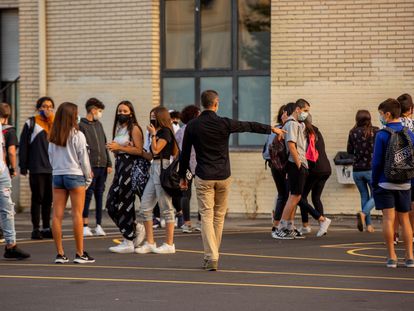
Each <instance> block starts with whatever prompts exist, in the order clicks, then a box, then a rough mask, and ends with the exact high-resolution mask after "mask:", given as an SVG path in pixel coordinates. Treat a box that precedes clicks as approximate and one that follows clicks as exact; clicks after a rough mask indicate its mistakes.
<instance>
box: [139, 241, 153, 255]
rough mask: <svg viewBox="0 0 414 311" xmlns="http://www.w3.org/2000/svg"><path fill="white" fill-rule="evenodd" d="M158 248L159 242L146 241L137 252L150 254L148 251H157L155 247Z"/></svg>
mask: <svg viewBox="0 0 414 311" xmlns="http://www.w3.org/2000/svg"><path fill="white" fill-rule="evenodd" d="M156 248H157V243H155V242H154V244H149V243H148V242H145V243H144V244H143V245H141V246H140V247H138V248H136V249H135V253H137V254H148V253H155V249H156Z"/></svg>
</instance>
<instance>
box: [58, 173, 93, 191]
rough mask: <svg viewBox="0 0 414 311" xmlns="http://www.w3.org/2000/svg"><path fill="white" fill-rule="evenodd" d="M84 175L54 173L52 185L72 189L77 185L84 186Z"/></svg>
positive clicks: (77, 186)
mask: <svg viewBox="0 0 414 311" xmlns="http://www.w3.org/2000/svg"><path fill="white" fill-rule="evenodd" d="M85 186H86V180H85V176H80V175H54V176H53V187H54V188H57V189H66V190H72V189H75V188H79V187H85Z"/></svg>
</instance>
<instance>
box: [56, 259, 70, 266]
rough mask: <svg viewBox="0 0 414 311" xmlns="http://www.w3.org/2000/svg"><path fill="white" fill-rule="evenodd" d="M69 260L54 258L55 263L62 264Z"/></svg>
mask: <svg viewBox="0 0 414 311" xmlns="http://www.w3.org/2000/svg"><path fill="white" fill-rule="evenodd" d="M68 262H69V259H68V260H63V259H59V260H55V263H56V264H60V265H61V264H64V263H68Z"/></svg>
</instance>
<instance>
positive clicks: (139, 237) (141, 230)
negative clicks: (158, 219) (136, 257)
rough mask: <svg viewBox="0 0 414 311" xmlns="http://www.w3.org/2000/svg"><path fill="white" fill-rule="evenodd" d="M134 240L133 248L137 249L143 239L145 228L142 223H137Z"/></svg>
mask: <svg viewBox="0 0 414 311" xmlns="http://www.w3.org/2000/svg"><path fill="white" fill-rule="evenodd" d="M135 235H136V237H135V239H134V248H138V247H139V246H140V245H141V243H142V242H144V239H145V227H144V225H143V224H142V223H140V222H138V223H137V226H136V228H135Z"/></svg>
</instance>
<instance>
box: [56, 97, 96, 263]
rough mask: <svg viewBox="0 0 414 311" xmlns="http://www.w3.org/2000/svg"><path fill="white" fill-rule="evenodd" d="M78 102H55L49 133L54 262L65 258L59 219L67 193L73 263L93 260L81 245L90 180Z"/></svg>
mask: <svg viewBox="0 0 414 311" xmlns="http://www.w3.org/2000/svg"><path fill="white" fill-rule="evenodd" d="M77 120H78V106H76V105H75V104H72V103H67V102H66V103H63V104H61V105H60V106H59V108H58V110H57V113H56V117H55V121H56V122H54V123H53V126H52V129H51V132H50V137H49V142H50V144H49V160H50V164H51V165H52V169H53V172H52V174H53V221H52V230H53V239H54V240H55V244H56V250H57V253H58V254H57V256H56V259H55V263H66V262H68V261H69V259H68V258H67V257H66V255H65V253H64V251H63V245H62V220H63V216H64V213H65V207H66V203H67V200H68V196H69V197H70V201H71V204H72V220H73V233H74V236H75V242H76V255H75V259H74V262H75V263H91V262H95V259H93V258H92V257H91V256H89V255H88V253H87V252H85V251H84V248H83V219H82V211H83V206H84V204H85V193H86V188H87V187H88V186H89V185H90V183H91V181H92V173H91V172H92V170H91V166H90V162H89V155H88V149H87V147H88V146H87V144H86V138H85V135H84V134H83V133H82V132H81V131H79V127H78V122H77Z"/></svg>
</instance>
